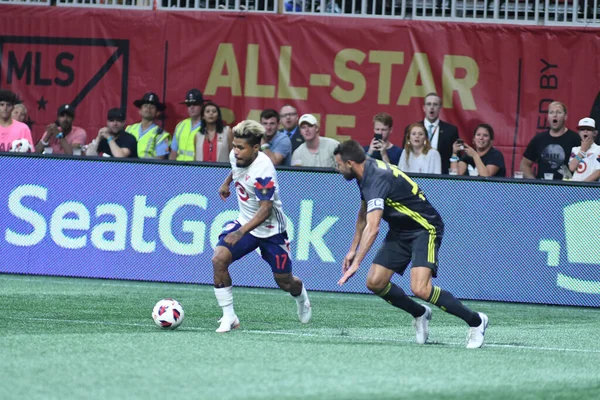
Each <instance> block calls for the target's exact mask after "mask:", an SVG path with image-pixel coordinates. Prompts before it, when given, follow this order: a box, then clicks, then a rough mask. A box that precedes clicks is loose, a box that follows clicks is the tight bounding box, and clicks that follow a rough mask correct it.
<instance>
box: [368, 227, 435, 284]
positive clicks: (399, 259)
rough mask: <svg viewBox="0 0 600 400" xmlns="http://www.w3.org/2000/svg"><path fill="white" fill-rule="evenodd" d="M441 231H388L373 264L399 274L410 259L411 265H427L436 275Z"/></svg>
mask: <svg viewBox="0 0 600 400" xmlns="http://www.w3.org/2000/svg"><path fill="white" fill-rule="evenodd" d="M442 236H443V231H440V230H432V231H426V230H424V229H423V230H417V231H405V232H401V233H399V232H393V231H390V232H389V233H388V235H387V236H386V237H385V242H384V243H383V246H381V248H380V249H379V251H378V252H377V255H376V256H375V259H374V260H373V264H379V265H382V266H384V267H386V268H388V269H391V270H392V271H394V272H397V273H398V274H400V275H403V274H404V271H405V270H406V267H408V264H409V263H410V262H411V261H412V266H413V267H428V268H431V270H432V271H433V277H436V276H437V269H438V252H439V249H440V246H441V245H442Z"/></svg>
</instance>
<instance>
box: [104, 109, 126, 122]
mask: <svg viewBox="0 0 600 400" xmlns="http://www.w3.org/2000/svg"><path fill="white" fill-rule="evenodd" d="M106 119H107V120H108V121H115V120H116V121H125V113H124V112H123V110H121V109H120V108H111V109H110V110H108V116H107V117H106Z"/></svg>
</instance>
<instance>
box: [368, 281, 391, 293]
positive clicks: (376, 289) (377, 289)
mask: <svg viewBox="0 0 600 400" xmlns="http://www.w3.org/2000/svg"><path fill="white" fill-rule="evenodd" d="M388 283H389V281H383V280H379V279H367V289H369V290H370V291H371V292H373V293H375V294H378V293H381V291H382V290H383V289H385V287H386V286H387V284H388Z"/></svg>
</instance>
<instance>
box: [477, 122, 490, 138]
mask: <svg viewBox="0 0 600 400" xmlns="http://www.w3.org/2000/svg"><path fill="white" fill-rule="evenodd" d="M479 128H483V129H487V131H488V132H489V134H490V140H494V128H492V126H491V125H489V124H479V125H477V127H476V128H475V130H474V131H473V137H475V134H476V133H477V130H478V129H479Z"/></svg>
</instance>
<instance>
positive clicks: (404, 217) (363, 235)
mask: <svg viewBox="0 0 600 400" xmlns="http://www.w3.org/2000/svg"><path fill="white" fill-rule="evenodd" d="M333 154H334V156H335V161H336V164H337V168H338V170H339V171H340V173H341V174H342V175H343V176H344V178H346V179H347V180H353V179H356V181H357V182H358V186H359V188H360V193H361V200H362V201H361V207H360V211H359V213H358V219H357V221H356V232H355V234H354V239H353V240H352V244H351V246H350V251H349V252H348V254H347V255H346V257H345V258H344V262H343V266H342V272H343V276H342V277H341V279H340V280H339V282H338V284H340V285H343V284H344V283H346V281H347V280H348V279H350V278H351V277H352V276H353V275H354V274H355V273H356V271H358V268H359V267H360V263H361V261H362V260H363V259H364V257H365V256H366V255H367V253H368V252H369V250H370V248H371V246H372V245H373V242H374V241H375V238H376V237H377V235H378V233H379V225H380V223H381V219H384V220H385V221H387V223H388V224H389V227H390V230H389V233H388V234H387V236H386V238H385V242H384V244H383V246H382V247H381V248H380V249H379V251H378V252H377V255H376V256H375V259H374V260H373V264H372V265H371V268H370V269H369V274H368V276H367V288H368V289H369V290H370V291H372V292H373V293H375V294H376V295H378V296H380V297H382V298H383V299H384V300H386V301H387V302H388V303H390V304H391V305H393V306H395V307H398V308H400V309H402V310H404V311H406V312H408V313H410V314H411V315H412V316H413V317H414V318H415V320H414V322H413V325H414V327H415V329H416V336H417V343H419V344H424V343H426V342H427V338H428V337H429V320H431V309H430V308H429V307H428V306H425V305H421V304H419V303H417V302H415V301H414V300H413V299H411V298H410V297H408V296H407V295H406V293H404V291H403V290H402V289H401V288H399V287H398V286H396V285H394V284H393V283H391V281H390V280H391V278H392V276H393V274H394V273H398V274H400V275H402V274H403V273H404V271H405V270H406V268H407V266H408V264H409V263H410V262H411V261H412V268H411V273H410V285H411V290H412V292H413V293H414V295H415V296H417V297H419V298H421V299H423V300H425V301H427V302H429V303H431V304H434V305H436V306H438V307H439V308H441V309H442V310H444V311H446V312H448V313H450V314H452V315H455V316H457V317H459V318H461V319H462V320H464V321H465V322H466V323H467V324H468V325H469V331H468V335H467V347H468V348H479V347H481V346H482V345H483V340H484V335H485V329H486V327H487V324H488V317H487V316H486V315H485V314H483V313H477V312H474V311H471V310H470V309H469V308H467V307H465V306H464V305H463V304H462V303H461V302H460V301H459V300H457V299H456V298H455V297H454V296H453V295H452V294H451V293H449V292H447V291H445V290H442V289H441V288H440V287H439V286H433V284H432V278H434V277H436V276H437V269H438V251H439V248H440V245H441V243H442V236H443V234H444V223H443V222H442V218H441V217H440V215H439V214H438V212H437V211H436V210H435V208H434V207H433V206H432V205H431V204H430V203H429V201H427V198H426V197H425V195H424V194H423V192H422V191H421V190H420V189H419V186H418V185H417V183H416V182H414V181H413V180H412V179H410V177H408V176H407V175H406V174H404V173H403V172H402V171H400V169H398V167H396V166H394V165H390V164H387V163H385V162H383V161H381V160H374V159H371V158H367V157H366V155H365V152H364V150H363V148H362V147H361V146H360V144H359V143H358V142H356V141H354V140H349V141H346V142H344V143H342V144H340V145H339V146H338V147H337V148H336V149H335V151H334V153H333Z"/></svg>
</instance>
